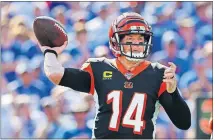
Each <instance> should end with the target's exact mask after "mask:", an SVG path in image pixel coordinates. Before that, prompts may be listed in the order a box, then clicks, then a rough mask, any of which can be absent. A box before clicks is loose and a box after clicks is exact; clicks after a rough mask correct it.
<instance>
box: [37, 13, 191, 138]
mask: <svg viewBox="0 0 215 140" xmlns="http://www.w3.org/2000/svg"><path fill="white" fill-rule="evenodd" d="M152 35H153V33H152V29H151V27H150V26H149V25H148V23H147V22H146V21H145V20H144V18H143V17H142V16H141V15H139V14H137V13H133V12H130V13H124V14H122V15H120V16H119V17H118V18H117V19H116V20H114V21H113V23H112V24H111V26H110V30H109V44H110V49H111V51H112V52H113V54H114V55H115V57H116V58H115V59H107V58H89V59H88V60H87V61H86V62H85V63H84V64H83V66H82V68H81V69H74V68H64V67H63V66H62V65H61V64H60V63H59V62H58V60H57V55H58V54H60V53H61V52H62V51H63V50H64V49H65V47H66V46H67V42H65V43H64V45H62V46H56V47H54V48H50V47H49V46H40V47H41V50H42V51H43V53H44V55H45V59H44V71H45V73H46V75H47V77H48V78H49V79H50V80H51V81H52V82H53V83H55V84H57V85H61V86H66V87H70V88H72V89H74V90H77V91H81V92H86V93H89V94H92V95H93V96H94V99H95V102H96V108H97V113H96V116H95V126H94V128H93V130H92V133H93V138H112V139H115V138H119V139H124V138H129V139H136V138H140V139H143V138H147V139H152V138H155V130H156V128H155V126H156V118H157V115H158V109H159V106H160V105H162V106H163V108H164V109H165V111H166V113H167V114H168V116H169V118H170V119H171V121H172V122H173V124H174V125H175V126H176V127H178V128H179V129H182V130H187V129H189V127H190V125H191V114H190V110H189V108H188V106H187V104H186V103H185V101H184V100H183V99H182V97H181V96H180V93H179V92H180V91H179V89H178V88H177V81H176V78H175V71H176V65H175V64H173V63H171V62H169V66H164V65H161V64H159V63H152V62H150V61H147V60H146V59H145V58H147V56H148V55H149V53H150V48H151V47H152ZM71 96H72V95H71Z"/></svg>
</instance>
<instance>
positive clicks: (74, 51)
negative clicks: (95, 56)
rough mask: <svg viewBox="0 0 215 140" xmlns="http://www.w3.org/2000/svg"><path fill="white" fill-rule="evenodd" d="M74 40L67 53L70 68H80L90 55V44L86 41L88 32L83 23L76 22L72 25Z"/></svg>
mask: <svg viewBox="0 0 215 140" xmlns="http://www.w3.org/2000/svg"><path fill="white" fill-rule="evenodd" d="M74 29H75V33H76V35H75V39H74V40H73V41H74V42H73V43H72V44H71V46H68V49H69V50H68V51H69V53H70V55H71V56H72V60H73V62H72V64H71V66H72V67H80V66H81V65H82V64H83V63H84V62H85V61H86V60H87V59H88V58H89V56H91V55H92V50H91V49H92V48H91V44H90V42H89V40H88V32H87V30H86V29H85V24H84V23H83V22H77V23H75V25H74ZM74 63H75V64H74Z"/></svg>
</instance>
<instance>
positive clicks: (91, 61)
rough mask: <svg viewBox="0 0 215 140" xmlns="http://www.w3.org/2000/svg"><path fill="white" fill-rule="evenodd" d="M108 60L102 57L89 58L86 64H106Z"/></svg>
mask: <svg viewBox="0 0 215 140" xmlns="http://www.w3.org/2000/svg"><path fill="white" fill-rule="evenodd" d="M106 59H107V58H105V57H100V58H88V59H87V61H86V62H85V63H97V62H104V61H105V60H106Z"/></svg>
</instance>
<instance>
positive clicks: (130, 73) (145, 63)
mask: <svg viewBox="0 0 215 140" xmlns="http://www.w3.org/2000/svg"><path fill="white" fill-rule="evenodd" d="M150 64H151V62H149V61H146V60H145V61H143V62H141V63H140V64H139V65H138V66H136V67H135V68H134V70H132V71H128V70H127V69H126V68H125V67H124V66H123V64H122V63H121V62H120V61H119V60H118V59H116V66H117V69H118V70H119V71H120V72H121V73H122V74H123V75H124V76H125V78H126V79H128V80H130V79H132V78H134V77H135V76H137V75H138V74H139V73H140V72H142V71H144V70H145V69H146V68H147V67H148V66H149V65H150Z"/></svg>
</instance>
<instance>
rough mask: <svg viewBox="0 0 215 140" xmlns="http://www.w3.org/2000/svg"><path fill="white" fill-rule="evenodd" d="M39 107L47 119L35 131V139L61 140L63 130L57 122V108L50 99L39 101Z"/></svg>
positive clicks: (54, 102)
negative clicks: (54, 139)
mask: <svg viewBox="0 0 215 140" xmlns="http://www.w3.org/2000/svg"><path fill="white" fill-rule="evenodd" d="M41 105H42V107H43V110H44V112H45V114H46V117H47V123H45V124H44V125H42V126H41V127H39V128H38V129H37V132H36V137H37V138H45V139H51V138H52V139H53V138H58V139H61V138H63V135H62V134H63V133H64V131H65V129H64V128H63V127H62V125H61V124H60V122H59V114H60V113H59V109H58V108H59V106H58V105H57V104H56V101H55V100H54V99H53V98H52V97H44V98H42V99H41Z"/></svg>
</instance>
